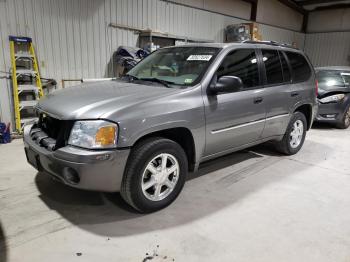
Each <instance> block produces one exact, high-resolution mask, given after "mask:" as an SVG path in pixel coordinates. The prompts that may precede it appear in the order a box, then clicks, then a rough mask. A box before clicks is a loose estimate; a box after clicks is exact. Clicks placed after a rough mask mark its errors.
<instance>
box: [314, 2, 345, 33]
mask: <svg viewBox="0 0 350 262" xmlns="http://www.w3.org/2000/svg"><path fill="white" fill-rule="evenodd" d="M307 31H308V32H337V31H350V8H339V9H331V10H322V11H314V12H311V13H310V14H309V18H308V24H307Z"/></svg>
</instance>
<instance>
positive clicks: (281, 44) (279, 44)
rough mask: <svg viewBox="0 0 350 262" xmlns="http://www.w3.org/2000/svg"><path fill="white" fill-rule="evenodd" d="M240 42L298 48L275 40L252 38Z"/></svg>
mask: <svg viewBox="0 0 350 262" xmlns="http://www.w3.org/2000/svg"><path fill="white" fill-rule="evenodd" d="M242 43H245V44H263V45H272V46H283V47H289V48H293V49H298V48H296V47H294V46H292V45H290V44H286V43H279V42H276V41H254V40H244V41H242Z"/></svg>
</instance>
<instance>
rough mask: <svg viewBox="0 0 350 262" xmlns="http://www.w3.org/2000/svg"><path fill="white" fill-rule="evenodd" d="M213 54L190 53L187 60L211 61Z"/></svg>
mask: <svg viewBox="0 0 350 262" xmlns="http://www.w3.org/2000/svg"><path fill="white" fill-rule="evenodd" d="M211 57H212V55H190V56H189V57H188V58H187V61H209V60H210V58H211Z"/></svg>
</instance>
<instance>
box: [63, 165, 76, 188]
mask: <svg viewBox="0 0 350 262" xmlns="http://www.w3.org/2000/svg"><path fill="white" fill-rule="evenodd" d="M63 177H64V179H65V180H66V181H67V182H68V183H70V184H73V185H76V184H78V183H79V182H80V178H79V175H78V173H77V171H75V170H74V169H73V168H70V167H67V168H65V169H64V170H63Z"/></svg>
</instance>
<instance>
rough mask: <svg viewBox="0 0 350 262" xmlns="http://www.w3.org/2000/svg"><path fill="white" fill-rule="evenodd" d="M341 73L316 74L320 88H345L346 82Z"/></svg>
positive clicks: (320, 72) (328, 71)
mask: <svg viewBox="0 0 350 262" xmlns="http://www.w3.org/2000/svg"><path fill="white" fill-rule="evenodd" d="M340 73H341V72H340V71H334V70H333V71H332V70H327V71H319V72H317V74H316V77H317V81H318V86H319V88H321V89H332V88H333V87H344V86H345V82H344V79H343V78H342V76H341V74H340Z"/></svg>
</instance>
